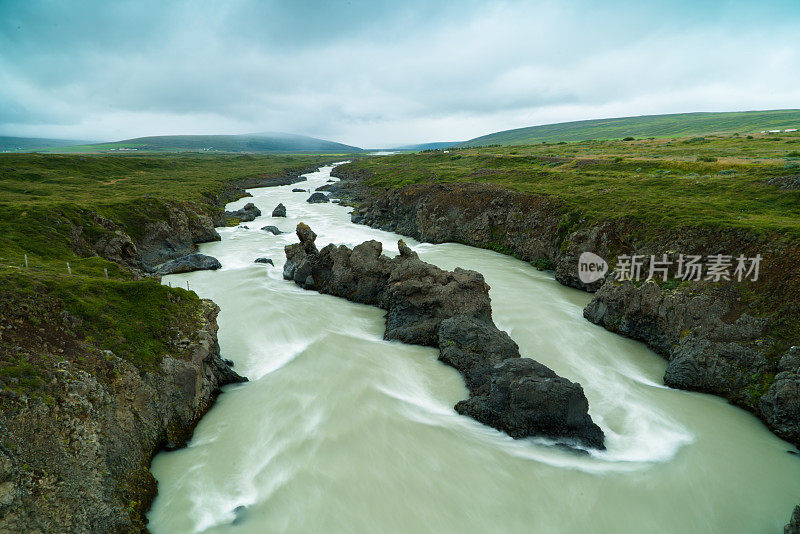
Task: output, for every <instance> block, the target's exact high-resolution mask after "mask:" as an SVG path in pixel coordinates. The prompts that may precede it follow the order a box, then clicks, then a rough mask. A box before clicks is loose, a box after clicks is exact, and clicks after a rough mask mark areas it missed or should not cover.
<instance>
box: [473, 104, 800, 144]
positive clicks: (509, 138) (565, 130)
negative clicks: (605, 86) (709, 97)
mask: <svg viewBox="0 0 800 534" xmlns="http://www.w3.org/2000/svg"><path fill="white" fill-rule="evenodd" d="M786 128H800V110H798V109H782V110H773V111H735V112H723V113H678V114H672V115H644V116H641V117H621V118H616V119H596V120H587V121H575V122H562V123H558V124H545V125H542V126H529V127H527V128H517V129H515V130H505V131H503V132H497V133H493V134H489V135H483V136H481V137H476V138H475V139H470V140H469V141H464V142H463V143H459V145H458V146H479V145H530V144H535V143H540V142H542V141H544V142H548V143H552V142H558V141H586V140H590V139H618V138H625V137H685V136H689V135H707V134H713V133H735V132H738V133H741V134H745V133H753V132H760V131H761V130H779V129H780V130H784V129H786Z"/></svg>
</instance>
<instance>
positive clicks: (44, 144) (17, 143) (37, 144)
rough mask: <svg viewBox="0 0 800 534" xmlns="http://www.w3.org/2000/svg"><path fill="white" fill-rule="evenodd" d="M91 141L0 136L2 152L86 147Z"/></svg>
mask: <svg viewBox="0 0 800 534" xmlns="http://www.w3.org/2000/svg"><path fill="white" fill-rule="evenodd" d="M87 143H89V141H76V140H70V139H45V138H41V137H7V136H0V152H28V151H32V150H41V149H46V148H53V147H64V146H70V145H85V144H87Z"/></svg>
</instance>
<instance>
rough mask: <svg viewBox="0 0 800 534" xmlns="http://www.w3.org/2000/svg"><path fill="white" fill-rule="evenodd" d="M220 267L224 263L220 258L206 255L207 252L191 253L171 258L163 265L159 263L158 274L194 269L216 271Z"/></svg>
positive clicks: (186, 271) (185, 271)
mask: <svg viewBox="0 0 800 534" xmlns="http://www.w3.org/2000/svg"><path fill="white" fill-rule="evenodd" d="M220 267H222V265H221V264H220V263H219V260H218V259H217V258H214V257H213V256H206V255H205V254H189V255H187V256H184V257H182V258H177V259H175V260H170V261H168V262H166V263H164V264H162V265H159V266H158V269H156V274H159V275H166V274H178V273H189V272H192V271H207V270H211V271H214V270H217V269H219V268H220Z"/></svg>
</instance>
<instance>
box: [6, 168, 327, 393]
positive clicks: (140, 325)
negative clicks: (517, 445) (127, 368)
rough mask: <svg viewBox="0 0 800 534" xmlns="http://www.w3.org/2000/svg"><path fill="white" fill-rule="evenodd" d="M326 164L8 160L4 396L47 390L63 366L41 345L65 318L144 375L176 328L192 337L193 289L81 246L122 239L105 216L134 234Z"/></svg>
mask: <svg viewBox="0 0 800 534" xmlns="http://www.w3.org/2000/svg"><path fill="white" fill-rule="evenodd" d="M329 161H331V156H262V155H258V156H256V155H238V156H237V155H169V156H134V155H130V156H91V155H82V156H76V155H41V154H0V300H2V302H0V325H11V324H13V325H18V326H16V329H15V330H4V331H3V330H0V389H1V388H10V389H14V390H17V391H20V392H24V393H25V394H35V392H36V391H37V388H39V387H40V386H42V384H40V382H41V381H40V380H38V378H37V377H38V374H37V371H36V370H37V369H39V370H41V369H43V368H45V367H48V366H52V365H53V364H54V362H52V361H49V360H47V361H45V360H43V359H42V358H44V356H42V354H43V352H42V350H41V345H36V344H35V343H33V342H34V340H36V339H39V338H42V339H47V337H48V335H51V334H52V335H56V334H54V332H56V331H58V329H57V328H56V327H57V325H59V324H60V319H59V314H60V313H61V312H64V311H66V312H68V313H70V314H71V315H72V316H75V317H78V318H79V319H80V326H78V327H76V328H75V329H74V332H73V333H74V335H75V336H76V338H77V339H79V340H81V342H84V343H88V344H90V345H93V346H95V347H98V348H100V349H103V350H112V351H114V353H115V354H116V355H117V356H120V357H122V358H124V359H126V360H128V361H130V362H133V363H134V364H136V365H138V366H140V367H142V368H147V367H150V366H152V365H155V364H156V363H157V362H158V361H160V358H161V356H162V355H163V354H164V353H165V351H166V350H167V349H166V347H165V346H164V339H165V338H167V337H168V336H167V334H168V333H169V332H173V333H174V332H175V331H187V332H190V331H192V325H193V324H195V323H196V322H197V321H198V320H199V319H198V313H199V309H200V305H199V300H198V298H197V296H196V295H194V293H191V292H188V291H186V290H183V289H178V288H168V287H164V286H161V285H160V284H158V283H157V282H156V281H154V280H152V279H147V280H141V281H135V280H134V279H133V278H132V275H131V273H130V272H129V271H127V270H126V269H125V268H123V267H121V266H120V265H118V264H116V263H113V262H110V261H107V260H105V259H102V258H99V257H96V256H94V255H93V251H91V249H88V250H87V249H86V248H85V246H82V245H80V242H81V240H82V239H83V238H86V239H88V240H90V241H91V240H95V239H96V238H97V237H99V236H100V235H102V234H104V233H112V232H113V231H111V230H109V229H107V228H105V227H103V225H102V224H100V223H99V222H98V221H97V219H96V217H97V215H100V216H102V217H105V218H107V219H109V220H111V221H113V222H114V223H116V224H117V225H119V226H120V227H121V228H122V229H123V230H124V231H125V232H126V233H128V234H129V235H131V236H133V237H134V238H135V237H137V236H139V234H140V233H141V230H142V227H143V226H144V224H145V223H146V222H147V221H152V220H154V219H157V218H162V219H163V218H165V213H166V205H167V203H173V202H192V203H194V204H195V205H196V206H197V207H198V209H200V210H201V211H202V210H205V211H207V212H209V213H210V212H211V211H212V210H213V209H216V208H214V206H213V205H212V200H211V199H212V198H213V197H214V196H215V195H217V194H219V193H220V192H221V191H222V190H223V189H224V188H225V187H226V184H229V183H231V182H236V181H239V180H243V179H247V178H253V177H270V176H284V175H286V174H290V173H296V172H299V171H301V170H304V169H307V168H308V167H311V166H316V165H320V164H322V163H324V162H329ZM26 255H27V258H28V267H27V268H26V267H25V256H26ZM67 263H69V265H70V269H71V271H72V274H71V275H69V274H68V270H67ZM106 271H107V272H108V278H106V274H105V273H106ZM58 328H61V327H58ZM13 332H16V333H17V335H13ZM20 336H22V337H20ZM59 336H61V334H58V335H57V336H56V337H59ZM29 342H30V343H33V344H32V345H30V346H28V345H27V343H29ZM37 354H39V356H36V355H37ZM64 357H65V358H67V357H70V356H69V355H66V354H65V355H64ZM72 357H75V358H81V357H82V356H80V353H77V355H72ZM32 362H33V363H32ZM87 365H88V363H87ZM87 369H89V368H88V367H87ZM89 370H91V369H89ZM92 372H93V371H92Z"/></svg>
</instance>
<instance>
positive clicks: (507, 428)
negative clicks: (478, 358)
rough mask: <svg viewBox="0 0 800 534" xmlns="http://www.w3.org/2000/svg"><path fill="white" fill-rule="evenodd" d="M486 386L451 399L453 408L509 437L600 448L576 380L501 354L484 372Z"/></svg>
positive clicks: (599, 436)
mask: <svg viewBox="0 0 800 534" xmlns="http://www.w3.org/2000/svg"><path fill="white" fill-rule="evenodd" d="M488 378H489V384H488V391H487V392H486V393H484V394H480V395H471V396H470V398H469V399H467V400H465V401H461V402H459V403H458V404H456V411H457V412H458V413H460V414H463V415H469V416H470V417H472V418H474V419H476V420H477V421H480V422H481V423H484V424H486V425H489V426H491V427H494V428H497V429H499V430H502V431H504V432H506V433H507V434H508V435H509V436H511V437H513V438H524V437H526V436H545V437H549V438H553V439H557V440H564V439H567V440H570V441H573V440H574V441H576V442H578V443H580V444H582V445H583V446H586V447H594V448H599V449H602V448H605V447H604V445H603V431H602V430H600V427H599V426H597V425H596V424H595V423H594V422H593V421H592V418H591V416H590V415H589V401H587V400H586V396H585V395H584V393H583V388H581V386H580V384H576V383H574V382H570V381H569V380H567V379H566V378H562V377H560V376H558V375H556V374H555V373H554V372H553V371H552V370H551V369H549V368H548V367H545V366H544V365H542V364H540V363H538V362H536V361H534V360H531V359H530V358H516V359H513V358H512V359H507V360H504V361H503V362H501V363H500V364H499V365H496V366H494V367H493V368H492V369H491V371H490V374H489V377H488Z"/></svg>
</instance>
